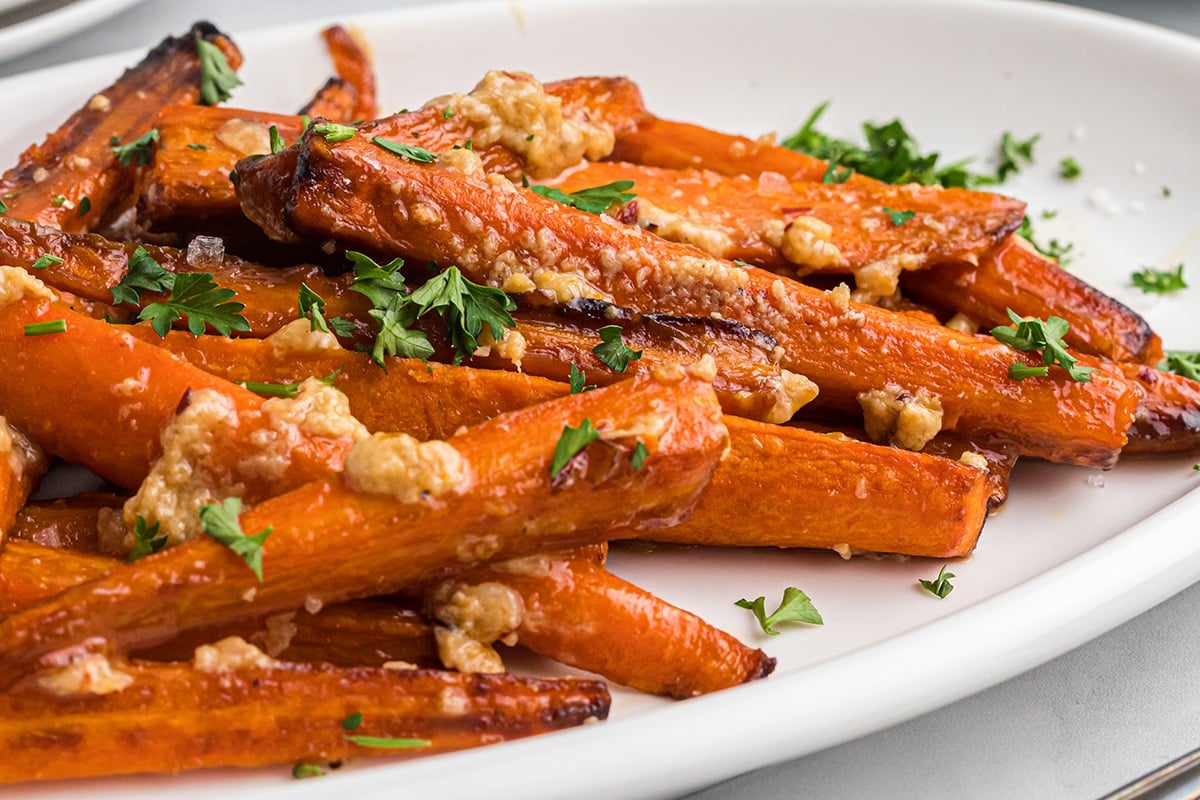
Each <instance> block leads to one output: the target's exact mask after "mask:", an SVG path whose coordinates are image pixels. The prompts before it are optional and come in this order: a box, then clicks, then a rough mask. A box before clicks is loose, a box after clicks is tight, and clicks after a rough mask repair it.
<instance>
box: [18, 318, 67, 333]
mask: <svg viewBox="0 0 1200 800" xmlns="http://www.w3.org/2000/svg"><path fill="white" fill-rule="evenodd" d="M66 332H67V321H66V320H65V319H52V320H47V321H46V322H31V323H29V324H28V325H26V326H25V335H26V336H47V335H49V334H52V333H66Z"/></svg>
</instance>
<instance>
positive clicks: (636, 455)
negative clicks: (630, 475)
mask: <svg viewBox="0 0 1200 800" xmlns="http://www.w3.org/2000/svg"><path fill="white" fill-rule="evenodd" d="M649 457H650V451H649V450H647V449H646V445H644V444H642V443H641V442H638V443H637V445H636V446H634V448H633V454H632V455H630V456H629V463H630V465H631V466H632V467H633V468H634V469H636V470H637V471H638V472H641V471H642V467H643V466H644V465H645V463H646V459H647V458H649Z"/></svg>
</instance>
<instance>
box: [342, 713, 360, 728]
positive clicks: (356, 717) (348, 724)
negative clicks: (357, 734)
mask: <svg viewBox="0 0 1200 800" xmlns="http://www.w3.org/2000/svg"><path fill="white" fill-rule="evenodd" d="M362 722H363V715H362V712H361V711H355V712H354V713H353V714H350V715H349V716H347V717H346V718H345V719H344V720H342V730H344V731H356V730H358V729H359V728H361V727H362Z"/></svg>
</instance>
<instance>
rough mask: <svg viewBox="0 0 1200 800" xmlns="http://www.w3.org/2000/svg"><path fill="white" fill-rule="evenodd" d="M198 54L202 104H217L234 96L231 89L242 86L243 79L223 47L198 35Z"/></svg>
mask: <svg viewBox="0 0 1200 800" xmlns="http://www.w3.org/2000/svg"><path fill="white" fill-rule="evenodd" d="M196 54H197V55H198V56H200V104H201V105H205V106H215V105H216V104H217V103H220V102H222V101H224V100H228V99H229V98H230V97H233V95H232V94H230V91H231V90H232V89H233V87H235V86H240V85H241V84H242V79H241V78H239V77H238V76H237V73H236V72H234V71H233V70H232V69H231V68H230V67H229V60H228V59H227V58H225V53H223V52H221V48H219V47H217V46H216V45H215V44H213V43H212V42H210V41H208V40H207V39H203V38H201V37H199V36H197V37H196Z"/></svg>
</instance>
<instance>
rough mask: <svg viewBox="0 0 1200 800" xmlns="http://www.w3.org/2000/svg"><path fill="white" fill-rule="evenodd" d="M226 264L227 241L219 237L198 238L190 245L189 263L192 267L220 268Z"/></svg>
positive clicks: (188, 250)
mask: <svg viewBox="0 0 1200 800" xmlns="http://www.w3.org/2000/svg"><path fill="white" fill-rule="evenodd" d="M224 262H225V240H224V239H221V238H220V237H217V236H197V237H196V238H195V239H192V241H191V242H189V243H188V248H187V263H188V266H190V267H195V268H197V269H204V268H206V267H208V268H211V267H218V266H220V265H221V264H223V263H224Z"/></svg>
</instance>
